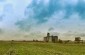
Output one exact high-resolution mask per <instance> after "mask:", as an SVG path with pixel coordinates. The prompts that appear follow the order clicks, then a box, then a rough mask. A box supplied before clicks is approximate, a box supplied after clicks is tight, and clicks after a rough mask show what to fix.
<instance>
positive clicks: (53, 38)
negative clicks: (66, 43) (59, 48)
mask: <svg viewBox="0 0 85 55" xmlns="http://www.w3.org/2000/svg"><path fill="white" fill-rule="evenodd" d="M44 42H53V43H56V42H58V36H53V35H50V33H47V36H46V37H44Z"/></svg>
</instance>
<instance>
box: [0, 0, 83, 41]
mask: <svg viewBox="0 0 85 55" xmlns="http://www.w3.org/2000/svg"><path fill="white" fill-rule="evenodd" d="M47 32H51V33H52V34H53V35H59V38H62V39H73V38H74V37H77V36H79V37H85V0H0V39H1V40H10V39H17V40H23V39H26V40H27V39H28V40H31V39H42V38H43V37H44V36H45V35H46V33H47Z"/></svg>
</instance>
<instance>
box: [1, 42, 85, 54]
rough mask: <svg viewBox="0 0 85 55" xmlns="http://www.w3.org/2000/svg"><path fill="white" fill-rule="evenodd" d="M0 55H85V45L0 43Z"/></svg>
mask: <svg viewBox="0 0 85 55" xmlns="http://www.w3.org/2000/svg"><path fill="white" fill-rule="evenodd" d="M0 55H85V44H59V43H43V42H0Z"/></svg>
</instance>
